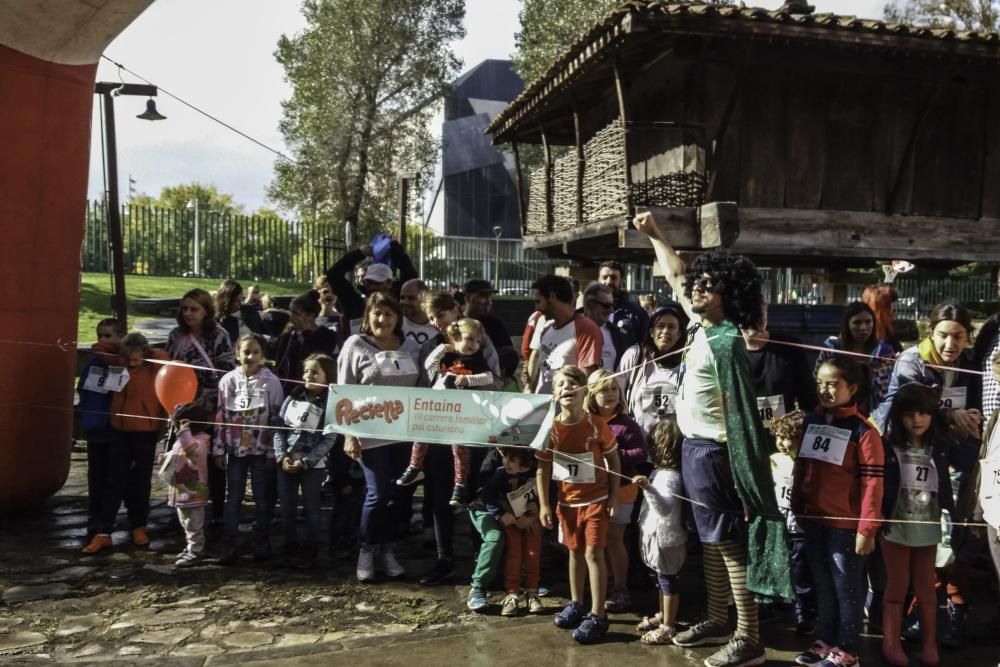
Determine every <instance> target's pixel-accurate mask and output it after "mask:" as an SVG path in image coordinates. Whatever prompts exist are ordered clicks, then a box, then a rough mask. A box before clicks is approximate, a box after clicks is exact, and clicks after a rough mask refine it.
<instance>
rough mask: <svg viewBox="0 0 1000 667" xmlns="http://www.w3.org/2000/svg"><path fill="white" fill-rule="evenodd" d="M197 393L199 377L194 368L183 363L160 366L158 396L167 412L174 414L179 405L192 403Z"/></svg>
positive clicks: (157, 378)
mask: <svg viewBox="0 0 1000 667" xmlns="http://www.w3.org/2000/svg"><path fill="white" fill-rule="evenodd" d="M197 393H198V377H197V376H196V375H195V374H194V369H193V368H191V367H190V366H185V365H183V364H169V365H164V366H161V367H160V372H159V373H157V374H156V398H158V399H160V405H162V406H163V409H164V410H166V411H167V413H169V414H173V413H174V410H175V409H176V408H177V406H178V405H184V404H185V403H190V402H191V401H193V400H194V397H195V394H197Z"/></svg>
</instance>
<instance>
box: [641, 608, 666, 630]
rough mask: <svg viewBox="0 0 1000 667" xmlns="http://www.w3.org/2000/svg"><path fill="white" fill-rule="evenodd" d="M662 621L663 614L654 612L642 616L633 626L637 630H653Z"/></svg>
mask: <svg viewBox="0 0 1000 667" xmlns="http://www.w3.org/2000/svg"><path fill="white" fill-rule="evenodd" d="M662 623H663V614H662V613H660V612H656V613H655V614H653V615H652V616H643V617H642V621H641V622H640V623H639V624H638V625H637V626H635V629H636V631H637V632H649V631H650V630H655V629H657V628H658V627H660V625H661V624H662Z"/></svg>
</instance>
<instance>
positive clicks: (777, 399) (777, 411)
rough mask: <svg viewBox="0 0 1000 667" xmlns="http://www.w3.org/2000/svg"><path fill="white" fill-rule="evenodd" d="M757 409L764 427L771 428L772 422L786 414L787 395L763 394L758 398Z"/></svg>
mask: <svg viewBox="0 0 1000 667" xmlns="http://www.w3.org/2000/svg"><path fill="white" fill-rule="evenodd" d="M757 411H758V412H760V420H761V421H762V422H764V428H771V422H773V421H774V420H775V419H778V418H780V417H784V416H785V397H784V396H780V395H779V396H761V397H759V398H758V399H757Z"/></svg>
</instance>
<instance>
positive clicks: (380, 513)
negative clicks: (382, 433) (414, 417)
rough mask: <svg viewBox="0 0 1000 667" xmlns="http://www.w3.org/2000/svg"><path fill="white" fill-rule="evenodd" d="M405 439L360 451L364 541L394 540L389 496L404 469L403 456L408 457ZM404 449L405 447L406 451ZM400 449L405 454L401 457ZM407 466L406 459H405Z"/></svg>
mask: <svg viewBox="0 0 1000 667" xmlns="http://www.w3.org/2000/svg"><path fill="white" fill-rule="evenodd" d="M409 446H410V445H408V444H404V443H393V444H391V445H382V446H381V447H374V448H372V449H365V450H362V452H361V470H362V471H363V472H364V474H365V502H364V505H362V506H361V542H362V543H363V544H365V545H369V546H376V545H379V544H386V543H388V542H392V540H393V537H394V535H395V526H394V525H393V521H392V520H391V517H390V516H389V512H388V507H389V498H390V494H391V493H392V490H393V487H394V486H395V482H394V480H395V479H396V478H397V477H398V476H399V475H400V473H402V471H403V470H402V468H399V465H398V464H399V462H400V460H403V461H405V460H408V452H409V450H408V449H405V448H408V447H409ZM404 449H405V451H404ZM400 452H402V454H403V457H402V459H400ZM404 466H405V463H404Z"/></svg>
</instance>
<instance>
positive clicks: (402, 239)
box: [398, 171, 419, 254]
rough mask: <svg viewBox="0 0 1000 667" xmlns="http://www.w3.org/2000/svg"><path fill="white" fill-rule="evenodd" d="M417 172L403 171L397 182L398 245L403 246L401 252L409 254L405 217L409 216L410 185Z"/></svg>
mask: <svg viewBox="0 0 1000 667" xmlns="http://www.w3.org/2000/svg"><path fill="white" fill-rule="evenodd" d="M418 176H419V174H417V172H415V171H408V172H403V173H401V174H400V175H399V176H398V184H399V245H401V246H402V247H403V252H405V253H407V254H409V251H408V250H407V249H406V219H407V218H408V217H409V216H408V215H407V213H409V208H410V185H411V184H412V183H413V182H414V181H416V180H417V177H418Z"/></svg>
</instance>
